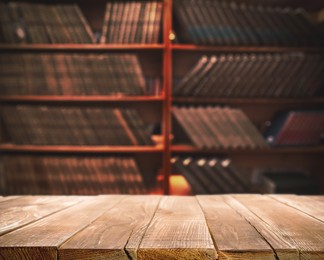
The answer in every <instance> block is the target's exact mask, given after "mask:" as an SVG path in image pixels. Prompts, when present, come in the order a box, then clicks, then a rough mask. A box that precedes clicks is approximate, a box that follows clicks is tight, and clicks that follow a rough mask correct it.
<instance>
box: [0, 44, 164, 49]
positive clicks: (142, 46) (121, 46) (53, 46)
mask: <svg viewBox="0 0 324 260" xmlns="http://www.w3.org/2000/svg"><path fill="white" fill-rule="evenodd" d="M164 47H165V45H164V44H72V43H71V44H0V50H40V51H45V50H62V51H65V50H76V51H102V50H163V49H164Z"/></svg>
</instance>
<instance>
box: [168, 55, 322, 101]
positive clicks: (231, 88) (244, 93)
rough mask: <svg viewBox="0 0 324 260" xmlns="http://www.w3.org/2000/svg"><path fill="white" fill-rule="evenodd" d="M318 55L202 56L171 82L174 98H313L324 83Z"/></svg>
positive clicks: (320, 58)
mask: <svg viewBox="0 0 324 260" xmlns="http://www.w3.org/2000/svg"><path fill="white" fill-rule="evenodd" d="M323 68H324V60H323V57H322V55H320V54H310V53H308V54H306V53H300V52H292V53H281V54H280V53H276V54H273V53H265V54H244V53H243V54H235V55H233V54H227V55H209V56H207V55H203V56H200V58H199V59H198V60H197V62H196V63H195V64H194V65H193V66H192V67H191V68H190V69H189V70H188V71H187V72H186V73H185V74H183V75H182V77H180V79H179V80H178V81H177V82H176V80H174V88H173V94H174V95H175V96H177V97H227V98H230V97H259V98H286V97H304V96H308V97H312V96H316V95H318V94H319V93H320V89H321V85H322V84H323V82H324V78H323V73H321V72H322V71H323Z"/></svg>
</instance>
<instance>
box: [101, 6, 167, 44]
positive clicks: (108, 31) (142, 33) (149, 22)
mask: <svg viewBox="0 0 324 260" xmlns="http://www.w3.org/2000/svg"><path fill="white" fill-rule="evenodd" d="M162 6H163V3H162V1H152V0H149V1H142V0H141V1H139V0H136V1H126V2H124V1H117V0H115V1H109V2H107V5H106V13H105V18H104V24H103V31H102V36H101V43H158V42H159V36H160V31H161V18H162Z"/></svg>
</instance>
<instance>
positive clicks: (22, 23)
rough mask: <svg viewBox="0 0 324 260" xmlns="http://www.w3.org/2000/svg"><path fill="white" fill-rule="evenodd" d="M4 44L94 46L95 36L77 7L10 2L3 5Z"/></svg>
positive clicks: (0, 38) (1, 8) (1, 26)
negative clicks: (75, 44)
mask: <svg viewBox="0 0 324 260" xmlns="http://www.w3.org/2000/svg"><path fill="white" fill-rule="evenodd" d="M0 11H1V12H2V13H3V14H4V12H6V15H4V16H2V15H1V17H3V18H2V19H0V28H1V29H2V30H0V33H1V36H0V40H1V42H2V43H40V44H41V43H94V42H95V39H94V35H93V32H92V29H91V27H90V25H89V24H88V22H87V20H86V18H85V17H84V15H83V13H82V11H81V9H80V8H79V6H78V5H76V4H49V3H47V4H39V3H29V2H9V3H3V4H1V7H0Z"/></svg>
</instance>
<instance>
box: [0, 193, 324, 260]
mask: <svg viewBox="0 0 324 260" xmlns="http://www.w3.org/2000/svg"><path fill="white" fill-rule="evenodd" d="M0 258H1V259H60V260H62V259H73V260H74V259H126V260H128V259H145V260H147V259H164V260H165V259H324V196H296V195H280V196H279V195H269V196H268V195H222V196H220V195H208V196H196V197H194V196H192V197H176V196H127V195H103V196H14V197H0Z"/></svg>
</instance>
